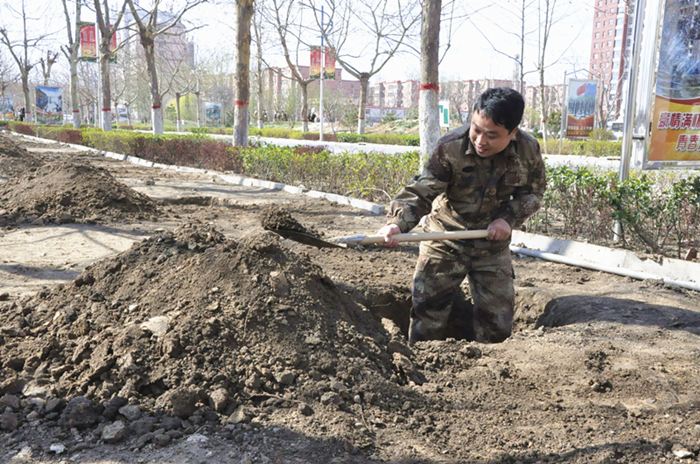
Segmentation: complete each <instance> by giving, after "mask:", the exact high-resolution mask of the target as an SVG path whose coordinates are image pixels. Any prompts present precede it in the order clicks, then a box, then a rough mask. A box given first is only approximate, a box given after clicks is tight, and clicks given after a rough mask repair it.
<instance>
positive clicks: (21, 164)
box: [0, 134, 43, 177]
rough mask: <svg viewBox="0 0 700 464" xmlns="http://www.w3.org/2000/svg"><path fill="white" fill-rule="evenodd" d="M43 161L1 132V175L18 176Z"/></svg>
mask: <svg viewBox="0 0 700 464" xmlns="http://www.w3.org/2000/svg"><path fill="white" fill-rule="evenodd" d="M42 164H43V162H42V161H41V160H40V159H39V158H37V157H36V156H34V155H32V154H31V153H29V152H28V151H27V150H26V149H24V148H22V147H20V146H19V145H17V144H16V143H15V142H14V141H13V140H12V139H10V138H9V137H7V136H5V135H2V134H0V176H8V177H16V176H18V175H20V174H21V173H23V172H25V171H27V170H28V169H32V168H38V167H39V166H41V165H42Z"/></svg>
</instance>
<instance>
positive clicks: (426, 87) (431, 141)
mask: <svg viewBox="0 0 700 464" xmlns="http://www.w3.org/2000/svg"><path fill="white" fill-rule="evenodd" d="M441 12H442V0H424V2H423V24H422V27H421V60H420V96H419V98H420V101H419V105H420V106H419V121H418V126H419V129H418V130H419V134H420V152H421V161H422V163H421V164H424V163H425V161H426V160H427V158H428V156H429V155H430V154H431V153H432V152H433V151H434V150H435V148H436V147H437V144H438V141H439V140H440V113H439V106H438V105H439V104H438V100H439V98H440V84H439V73H438V65H439V50H440V17H441Z"/></svg>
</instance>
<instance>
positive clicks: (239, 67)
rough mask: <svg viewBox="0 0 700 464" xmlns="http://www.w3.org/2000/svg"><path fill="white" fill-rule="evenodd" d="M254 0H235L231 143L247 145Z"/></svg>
mask: <svg viewBox="0 0 700 464" xmlns="http://www.w3.org/2000/svg"><path fill="white" fill-rule="evenodd" d="M253 4H254V0H236V88H235V97H234V98H235V103H234V104H235V105H236V106H235V110H234V113H233V119H234V123H233V126H234V127H233V145H234V146H237V147H247V146H248V118H249V107H248V105H249V100H250V72H249V69H250V23H251V19H252V18H253V11H254V8H253Z"/></svg>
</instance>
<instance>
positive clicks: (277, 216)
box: [260, 205, 319, 237]
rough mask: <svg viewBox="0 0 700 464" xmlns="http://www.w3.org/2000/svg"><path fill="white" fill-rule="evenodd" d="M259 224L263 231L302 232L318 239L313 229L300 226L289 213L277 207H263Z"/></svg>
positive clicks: (317, 234)
mask: <svg viewBox="0 0 700 464" xmlns="http://www.w3.org/2000/svg"><path fill="white" fill-rule="evenodd" d="M260 223H261V224H262V226H263V229H265V230H272V231H280V230H281V231H284V230H290V231H294V232H302V233H304V234H308V235H311V236H313V237H319V233H318V231H316V229H313V228H307V227H304V226H303V225H301V223H299V221H297V220H296V219H294V217H293V216H292V215H291V213H289V211H287V210H285V209H284V208H280V207H279V206H275V205H269V206H265V207H264V208H263V209H262V210H261V211H260Z"/></svg>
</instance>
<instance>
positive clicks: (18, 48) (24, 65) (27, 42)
mask: <svg viewBox="0 0 700 464" xmlns="http://www.w3.org/2000/svg"><path fill="white" fill-rule="evenodd" d="M5 8H6V10H7V11H10V12H12V13H13V14H14V15H15V16H17V17H18V18H19V20H20V21H21V23H22V31H21V34H22V38H21V39H20V40H14V39H13V38H12V37H11V35H12V34H11V32H10V31H8V29H7V28H5V27H2V28H0V43H2V44H3V45H4V46H5V47H6V48H7V50H8V51H9V52H10V56H12V59H13V60H14V61H15V63H16V64H17V67H18V68H19V74H20V79H21V80H22V93H23V94H24V108H25V111H26V115H27V116H26V117H27V121H31V114H32V112H31V108H32V101H31V98H30V95H29V72H30V71H31V70H32V69H33V68H34V66H36V64H37V63H38V62H39V60H37V59H32V58H31V57H30V51H31V50H33V49H35V48H37V46H38V45H40V44H41V43H42V42H44V41H45V40H46V39H47V38H48V37H49V36H50V35H51V33H50V32H46V31H44V32H42V33H38V34H36V35H32V36H30V35H29V30H30V29H29V28H28V26H27V21H28V20H30V19H31V18H29V16H28V15H27V11H26V2H25V0H21V1H20V2H19V10H17V9H15V6H14V5H10V4H6V5H5ZM39 15H41V12H39ZM39 17H41V16H39ZM35 29H36V28H31V30H32V31H34V30H35Z"/></svg>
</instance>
